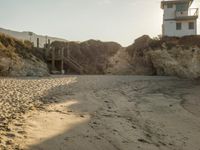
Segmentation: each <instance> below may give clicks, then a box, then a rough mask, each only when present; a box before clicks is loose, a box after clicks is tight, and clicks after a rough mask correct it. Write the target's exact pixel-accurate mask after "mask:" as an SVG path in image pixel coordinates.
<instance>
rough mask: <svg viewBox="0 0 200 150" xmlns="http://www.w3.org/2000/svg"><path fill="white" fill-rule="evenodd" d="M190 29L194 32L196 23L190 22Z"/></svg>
mask: <svg viewBox="0 0 200 150" xmlns="http://www.w3.org/2000/svg"><path fill="white" fill-rule="evenodd" d="M189 29H190V30H193V29H194V22H189Z"/></svg>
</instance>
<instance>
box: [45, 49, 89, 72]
mask: <svg viewBox="0 0 200 150" xmlns="http://www.w3.org/2000/svg"><path fill="white" fill-rule="evenodd" d="M46 57H47V60H48V61H49V62H51V72H52V73H54V72H55V73H58V72H60V73H61V74H62V72H63V70H64V66H65V65H66V66H67V67H69V68H71V69H73V70H74V71H76V72H77V73H79V74H84V73H86V70H85V69H84V68H83V67H82V66H81V65H80V64H79V63H78V62H77V61H75V59H74V58H72V57H71V56H70V55H69V54H68V55H67V56H65V55H64V49H57V50H55V48H51V49H49V51H48V53H47V55H46ZM58 61H59V62H60V64H61V66H60V68H61V69H60V71H57V70H58V69H56V66H55V62H58Z"/></svg>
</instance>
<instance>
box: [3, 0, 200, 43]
mask: <svg viewBox="0 0 200 150" xmlns="http://www.w3.org/2000/svg"><path fill="white" fill-rule="evenodd" d="M160 1H161V0H0V27H2V28H7V29H12V30H17V31H33V32H35V33H37V34H43V35H51V36H56V37H61V38H65V39H67V40H75V41H84V40H88V39H100V40H102V41H116V42H119V43H120V44H122V45H124V46H126V45H129V44H131V43H132V42H133V41H134V39H135V38H137V37H139V36H141V35H143V34H148V35H150V36H152V37H154V36H157V35H159V34H161V24H162V14H163V12H162V10H161V9H160ZM195 1H197V2H196V3H195V4H194V7H197V6H198V7H200V2H199V0H195ZM197 3H199V4H198V5H197ZM199 22H200V21H199V20H198V24H199ZM199 33H200V32H199Z"/></svg>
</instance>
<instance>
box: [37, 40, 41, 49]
mask: <svg viewBox="0 0 200 150" xmlns="http://www.w3.org/2000/svg"><path fill="white" fill-rule="evenodd" d="M39 47H40V39H39V38H37V48H39Z"/></svg>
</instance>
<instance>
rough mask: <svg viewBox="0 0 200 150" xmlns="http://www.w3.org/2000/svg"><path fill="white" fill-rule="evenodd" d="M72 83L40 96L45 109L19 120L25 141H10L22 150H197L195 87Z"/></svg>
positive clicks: (166, 81) (162, 80) (139, 80)
mask: <svg viewBox="0 0 200 150" xmlns="http://www.w3.org/2000/svg"><path fill="white" fill-rule="evenodd" d="M70 78H72V77H70V76H67V77H64V78H60V79H59V78H56V77H53V78H52V80H57V81H59V80H63V81H66V80H68V79H70ZM74 78H75V79H74ZM73 80H74V81H75V82H72V83H71V84H68V85H67V88H66V87H65V84H63V85H62V86H55V87H53V88H51V89H48V90H47V91H46V92H45V93H48V94H47V95H46V96H45V97H46V98H45V99H46V100H47V101H49V102H51V103H50V104H49V106H48V107H47V108H46V109H42V110H40V111H32V112H30V113H27V114H26V115H25V123H24V126H23V128H24V133H25V136H23V137H18V136H17V137H16V138H15V142H16V143H18V144H20V146H22V147H23V149H27V150H66V149H69V150H79V149H81V150H133V149H138V150H171V149H173V150H188V149H190V150H200V142H199V139H200V118H199V109H200V107H198V106H199V105H194V103H195V104H199V99H198V98H199V92H198V91H199V90H200V84H199V83H198V82H196V81H195V82H192V81H186V80H179V79H176V78H167V77H142V76H141V77H137V76H74V77H73ZM35 82H37V81H35ZM49 82H50V81H49ZM51 82H52V81H51ZM60 83H62V82H60ZM59 89H60V90H61V91H60V92H59ZM63 89H64V90H63ZM191 110H192V111H191Z"/></svg>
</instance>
